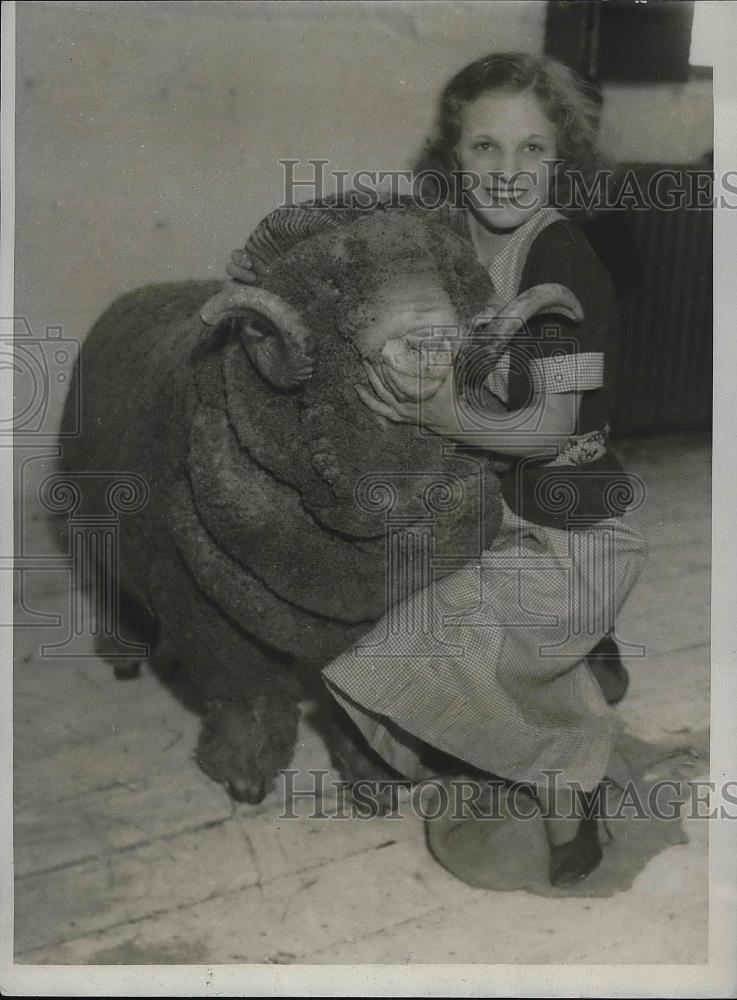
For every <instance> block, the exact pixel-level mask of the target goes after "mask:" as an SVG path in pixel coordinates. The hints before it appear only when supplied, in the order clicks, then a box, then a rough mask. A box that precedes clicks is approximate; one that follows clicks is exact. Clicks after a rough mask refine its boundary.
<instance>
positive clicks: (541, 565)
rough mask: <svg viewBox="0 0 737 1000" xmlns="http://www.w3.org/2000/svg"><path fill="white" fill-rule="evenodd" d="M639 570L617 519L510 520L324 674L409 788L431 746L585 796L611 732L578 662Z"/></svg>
mask: <svg viewBox="0 0 737 1000" xmlns="http://www.w3.org/2000/svg"><path fill="white" fill-rule="evenodd" d="M644 561H645V544H644V541H643V539H642V537H641V536H640V535H639V534H638V532H636V531H635V530H634V529H633V528H631V527H630V526H629V525H628V524H627V523H626V520H625V519H623V518H612V519H609V520H605V521H600V522H598V523H597V524H595V525H593V526H591V527H590V528H588V529H586V530H576V531H562V530H558V529H554V528H547V527H543V526H541V525H538V524H533V523H531V522H529V521H525V520H522V519H521V518H519V517H517V516H516V515H515V514H514V513H513V512H512V511H511V510H510V509H509V507H507V506H506V505H505V509H504V517H503V521H502V526H501V530H500V532H499V535H498V536H497V538H496V539H495V542H494V544H493V545H492V547H491V548H490V549H488V550H487V551H485V552H484V553H483V555H482V557H481V560H480V561H479V562H478V563H476V564H475V565H469V566H467V567H464V568H463V569H460V570H458V571H456V572H453V573H451V574H450V575H449V576H446V577H444V578H443V579H441V580H439V581H436V582H435V583H434V584H432V585H431V586H429V587H428V588H426V589H425V590H424V591H419V592H417V593H416V594H414V595H412V597H410V598H409V599H408V600H407V601H405V602H403V603H402V604H401V605H400V606H398V607H397V608H394V609H389V610H388V612H387V615H385V616H384V618H382V620H381V621H380V622H379V623H378V624H377V625H376V626H375V627H374V629H373V630H372V631H371V632H370V633H369V634H368V636H366V637H365V638H364V640H362V642H361V643H360V645H359V646H357V647H354V648H352V649H351V650H349V651H347V652H345V653H343V654H342V655H341V656H339V657H338V658H337V659H336V660H334V661H333V662H332V663H330V664H329V665H328V666H327V667H326V668H325V669H324V670H323V679H324V680H325V682H326V684H327V686H328V688H329V690H330V692H331V694H332V695H333V696H334V697H335V698H336V699H337V700H338V702H339V703H340V704H341V705H342V706H343V707H344V709H345V710H346V712H347V713H348V714H349V716H350V717H351V718H352V719H353V721H354V722H355V723H356V725H357V726H358V728H359V729H360V730H361V731H362V732H363V734H364V736H365V737H366V739H367V740H368V742H369V744H370V745H371V746H372V747H373V748H374V749H375V750H376V751H377V752H378V753H379V754H380V755H381V756H382V757H383V758H384V759H385V760H386V761H387V762H388V763H389V764H390V765H391V766H392V767H394V768H395V769H396V770H398V771H399V772H400V773H402V774H404V775H405V776H406V777H408V778H414V779H419V778H421V777H424V776H426V773H425V771H424V769H423V767H422V766H421V764H420V751H421V746H422V743H423V742H424V743H429V744H431V745H432V746H434V747H437V748H439V749H440V750H443V751H445V752H446V753H449V754H452V755H453V756H455V757H458V758H460V759H461V760H462V761H466V762H468V763H469V764H472V765H474V766H475V767H477V768H480V769H481V770H482V771H486V772H489V773H492V774H495V775H499V776H501V777H504V778H507V779H509V780H514V781H532V782H534V781H542V780H544V777H543V772H544V771H545V770H556V771H559V772H560V774H561V777H560V780H562V781H578V782H580V783H581V785H582V786H583V787H584V788H593V787H594V786H595V785H596V783H597V782H598V781H600V780H601V778H602V777H603V775H604V773H605V770H606V766H607V761H608V759H609V755H610V752H611V749H612V747H613V742H614V738H615V736H616V733H617V730H618V727H617V722H616V717H615V715H614V714H613V712H612V711H611V709H609V708H608V706H607V705H606V703H605V702H604V699H603V697H602V695H601V692H600V690H599V687H598V685H597V683H596V681H595V680H594V678H593V676H592V674H591V672H590V670H589V668H588V666H587V664H586V661H585V656H586V654H587V653H588V652H589V651H590V650H591V649H592V648H593V647H594V646H595V645H596V643H597V642H598V641H599V640H600V639H601V638H602V637H603V636H604V635H605V634H606V633H607V632H608V631H609V630H610V629H611V628H612V626H613V623H614V621H615V619H616V617H617V614H618V612H619V610H620V609H621V607H622V605H623V604H624V601H625V599H626V598H627V595H628V594H629V592H630V590H631V589H632V587H633V585H634V584H635V582H636V580H637V578H638V576H639V574H640V571H641V569H642V566H643V564H644Z"/></svg>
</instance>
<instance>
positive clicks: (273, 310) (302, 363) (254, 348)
mask: <svg viewBox="0 0 737 1000" xmlns="http://www.w3.org/2000/svg"><path fill="white" fill-rule="evenodd" d="M200 319H201V320H202V322H203V323H205V324H206V325H207V326H219V325H220V323H223V322H224V321H225V320H228V319H234V320H236V321H237V322H238V327H239V333H240V337H241V340H242V341H243V346H244V347H245V349H246V351H247V352H248V356H249V357H250V359H251V361H252V362H253V363H254V365H255V366H256V368H257V369H258V371H259V372H260V373H261V375H262V376H263V377H264V378H265V379H266V381H267V382H269V383H270V384H271V385H273V386H275V387H276V388H277V389H294V388H297V387H298V386H300V385H303V384H304V383H305V382H306V381H307V380H308V379H309V378H310V376H311V375H312V372H313V368H314V363H313V357H314V352H313V342H312V336H311V335H310V331H309V330H308V329H307V327H306V325H305V324H304V323H303V321H302V318H301V317H300V315H299V313H298V312H297V311H296V309H293V308H292V306H290V305H289V304H288V303H287V302H285V301H284V299H281V298H279V296H278V295H274V294H273V293H272V292H267V291H266V290H265V289H263V288H254V287H253V286H250V285H248V286H247V285H242V284H239V283H238V282H235V281H234V282H228V283H227V284H226V285H225V287H224V288H223V290H222V291H220V292H218V293H217V294H216V295H213V297H212V298H211V299H208V301H207V302H206V303H205V305H204V306H203V307H202V310H201V311H200Z"/></svg>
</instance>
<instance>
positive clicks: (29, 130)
mask: <svg viewBox="0 0 737 1000" xmlns="http://www.w3.org/2000/svg"><path fill="white" fill-rule="evenodd" d="M544 21H545V4H544V3H541V2H499V0H493V2H485V0H477V2H462V0H454V2H451V0H447V2H446V0H437V2H416V3H415V2H413V3H388V2H380V3H370V2H363V3H351V2H347V0H338V2H320V3H311V2H290V3H233V2H222V3H221V2H217V0H215V2H207V3H187V2H172V3H157V2H146V3H85V4H82V3H68V2H67V3H57V2H54V3H19V4H18V7H17V111H16V115H17V119H16V124H17V234H16V313H17V314H21V315H25V316H26V317H27V318H28V320H29V321H30V323H31V326H32V328H33V329H34V330H35V331H36V332H37V333H40V332H43V329H44V327H45V326H46V325H61V326H62V327H63V329H64V332H65V334H66V335H67V336H73V337H81V336H83V335H84V334H85V332H86V331H87V329H88V328H89V326H90V324H91V323H92V322H93V321H94V319H95V317H96V316H97V315H98V314H99V312H100V311H101V310H102V309H103V308H104V307H105V305H106V304H107V303H108V302H109V301H110V300H111V299H112V298H113V297H114V296H115V295H117V294H118V293H120V292H123V291H125V290H127V289H130V288H133V287H135V286H137V285H141V284H145V283H147V282H156V281H164V280H178V279H183V278H188V277H192V276H198V277H207V276H211V277H221V276H223V268H224V265H225V263H226V261H227V259H228V256H229V253H230V250H231V249H232V248H233V247H235V246H238V245H242V244H243V242H244V241H245V238H246V237H247V235H248V233H249V232H250V230H251V228H252V227H253V226H254V225H255V224H256V222H257V221H258V220H259V219H260V218H261V217H262V216H263V215H264V214H265V213H266V212H267V211H269V210H270V209H271V208H273V207H274V205H275V204H277V203H278V201H279V200H280V196H281V179H282V174H281V169H280V168H279V166H278V160H279V159H283V158H290V157H291V158H299V159H307V158H309V157H318V158H324V159H329V160H330V161H331V165H334V166H335V167H336V168H338V169H344V170H349V171H353V170H357V169H359V168H368V169H401V168H404V167H406V166H407V164H408V162H409V160H410V159H411V156H412V154H413V153H414V152H415V151H416V149H417V147H418V146H419V144H420V142H421V140H422V138H423V136H424V134H425V132H426V130H427V128H428V126H429V124H430V122H431V119H432V116H433V113H434V108H435V101H436V97H437V94H438V92H439V90H440V88H441V86H442V84H443V83H444V82H445V81H446V80H447V79H448V77H449V76H450V75H451V74H452V73H454V72H455V71H457V70H458V69H459V68H460V67H461V66H463V65H464V64H465V63H467V62H468V61H470V60H472V59H475V58H477V57H479V56H481V55H483V54H484V53H486V52H489V51H493V50H513V49H517V50H524V51H529V52H541V51H542V49H543V40H544V39H543V36H544ZM604 133H605V139H606V140H607V142H608V144H610V145H611V146H612V147H613V150H614V152H615V153H616V154H617V155H618V156H620V157H621V158H623V159H643V160H669V159H676V160H680V161H682V160H684V159H687V158H691V157H693V158H695V157H697V156H700V155H701V154H702V153H703V152H704V150H705V148H708V147H709V146H710V145H711V143H710V142H709V141H708V140H709V139H710V135H711V108H710V88H709V85H708V82H697V83H696V84H689V85H686V86H685V87H683V88H667V87H666V88H663V87H655V88H621V87H620V88H608V91H607V106H606V109H605V117H604Z"/></svg>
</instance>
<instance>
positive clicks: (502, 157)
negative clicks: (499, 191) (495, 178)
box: [496, 150, 521, 183]
mask: <svg viewBox="0 0 737 1000" xmlns="http://www.w3.org/2000/svg"><path fill="white" fill-rule="evenodd" d="M496 169H497V172H498V174H499V179H500V180H501V181H503V182H505V183H508V182H509V181H510V180H511V178H512V177H514V175H515V174H517V173H519V171H520V169H521V165H520V162H519V157H518V155H517V152H516V150H508V151H500V153H499V156H498V158H497V164H496Z"/></svg>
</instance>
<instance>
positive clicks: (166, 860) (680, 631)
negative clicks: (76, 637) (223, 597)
mask: <svg viewBox="0 0 737 1000" xmlns="http://www.w3.org/2000/svg"><path fill="white" fill-rule="evenodd" d="M618 450H619V452H620V454H621V455H622V457H623V458H624V459H625V462H626V464H627V466H628V468H629V469H630V470H631V471H633V472H636V473H638V474H639V475H640V476H641V477H642V480H643V482H644V484H645V487H646V491H647V496H646V501H645V503H644V505H643V506H642V508H641V509H640V510H639V511H638V512H637V513H636V514H634V515H633V521H634V523H635V524H636V525H637V526H639V527H640V529H641V530H642V531H643V533H644V534H645V535H646V537H647V539H648V540H649V543H650V557H649V562H648V565H647V568H646V570H645V571H644V574H643V576H642V578H641V580H640V581H639V583H638V584H637V587H636V590H635V591H634V592H633V594H632V596H631V598H630V601H629V604H628V606H627V607H626V609H625V612H624V614H623V615H622V618H621V620H620V622H619V627H618V634H619V637H620V639H624V640H625V641H627V642H632V643H636V644H642V645H644V646H645V647H646V649H647V655H646V656H645V657H644V658H642V659H639V660H632V661H631V665H630V666H629V669H630V673H631V677H632V683H631V689H630V693H629V694H628V696H627V698H626V699H625V701H624V702H623V704H622V705H621V706H620V707H619V708H618V709H617V711H618V712H619V713H620V714H621V716H622V718H623V719H624V720H625V722H626V724H627V728H628V729H629V730H630V731H632V732H633V733H635V734H636V735H638V736H641V737H643V738H646V739H648V740H651V741H652V740H656V739H659V738H663V737H665V736H667V735H669V734H673V733H681V734H688V733H696V732H698V731H703V730H704V729H706V727H707V725H708V720H709V588H710V563H709V559H710V544H711V543H710V451H709V443H708V441H707V440H706V438H704V437H703V436H685V437H670V438H658V439H647V440H641V441H636V442H627V443H625V444H621V445H620V446H619V448H618ZM65 592H66V578H65V577H64V574H60V573H48V572H46V573H45V574H43V573H31V574H29V579H28V581H27V589H26V592H25V595H24V601H25V605H26V608H27V611H28V613H31V612H34V611H35V612H38V611H46V612H57V613H58V611H59V609H60V607H61V602H63V600H64V594H65ZM59 636H60V632H59V630H58V629H55V628H54V627H53V625H52V626H51V627H48V628H44V629H41V628H38V627H36V628H33V627H26V628H20V629H18V630H17V632H16V679H15V741H16V742H15V746H16V752H15V803H16V818H15V868H16V876H17V881H16V889H15V892H16V897H15V913H16V924H15V934H16V936H15V952H16V961H18V962H20V963H31V964H41V963H55V964H66V963H82V964H87V963H103V964H125V963H133V964H150V963H153V964H164V963H203V964H204V963H207V964H213V963H239V962H244V963H254V962H258V963H315V964H322V963H447V962H450V963H452V962H459V963H460V962H463V963H467V962H468V963H525V964H534V963H612V962H617V963H679V964H689V963H701V962H704V961H706V958H707V951H706V949H707V878H706V876H707V868H706V864H707V831H706V829H705V827H706V825H707V824H706V823H705V822H703V821H697V820H692V821H688V822H687V823H686V828H687V832H688V835H689V837H690V842H689V843H688V844H686V845H682V846H678V847H671V848H668V849H667V850H666V851H665V852H664V853H662V854H660V855H659V856H658V857H656V858H655V859H654V860H653V861H652V862H651V863H650V864H649V865H648V867H647V869H646V870H645V871H644V872H643V873H642V874H641V875H640V876H639V877H638V879H637V881H636V882H635V884H634V886H633V887H632V888H631V889H630V890H629V891H627V892H622V893H620V894H618V895H616V896H614V897H611V898H608V899H585V898H583V899H545V898H541V897H538V896H533V895H529V894H527V893H522V892H514V893H494V892H488V891H484V890H476V889H472V888H469V887H468V886H466V885H464V884H462V883H461V882H458V881H456V880H455V879H454V878H453V877H452V876H451V875H449V874H448V873H447V872H446V871H444V870H443V869H442V868H440V867H439V866H438V865H437V864H436V863H435V862H434V861H433V859H432V857H431V856H430V855H429V853H428V851H427V849H426V847H425V844H424V837H423V826H422V823H421V821H420V820H419V819H418V818H406V819H403V820H400V821H397V820H391V819H374V820H357V819H353V820H345V821H336V820H314V819H311V820H310V819H306V818H301V819H291V820H290V819H286V820H284V819H282V820H280V819H279V818H278V813H279V810H280V802H279V796H278V795H277V794H276V793H274V794H272V795H271V796H269V797H268V798H267V799H266V800H265V801H264V802H263V803H262V804H261V805H260V806H259V807H255V808H254V807H248V806H245V805H243V806H237V807H234V806H233V805H232V804H231V802H230V801H229V799H228V797H227V796H226V794H225V793H224V791H223V790H222V789H221V788H219V787H218V786H216V785H215V784H213V783H212V782H211V781H209V780H208V779H207V778H205V777H204V776H203V775H202V773H201V772H200V771H199V769H198V767H197V765H196V763H195V762H194V760H193V759H192V754H193V748H194V745H195V741H196V737H197V731H198V721H197V719H196V718H195V717H194V716H193V715H191V714H190V713H189V712H188V711H187V710H186V709H185V708H183V707H182V706H181V705H180V704H179V703H178V702H177V701H176V700H175V699H174V698H173V697H172V696H171V694H169V693H168V692H167V691H166V690H165V689H164V688H163V687H162V686H161V684H160V683H159V682H158V681H157V679H156V678H155V677H154V676H153V675H152V674H151V673H150V672H145V673H144V675H143V676H142V678H141V679H140V680H138V681H133V682H127V683H119V682H118V683H116V682H114V680H113V678H112V675H111V671H110V668H109V667H108V666H106V665H105V664H104V663H102V662H101V661H99V660H97V659H95V658H94V656H93V655H92V650H91V649H90V650H89V654H90V655H89V656H87V657H80V658H77V659H74V660H65V659H58V658H51V657H48V656H44V657H42V656H41V655H40V652H39V651H40V646H41V645H42V644H49V643H53V642H55V641H58V640H59ZM294 766H295V767H300V766H305V767H307V766H311V767H324V768H326V769H329V767H330V765H329V762H328V758H327V754H326V752H325V750H324V748H323V747H322V744H321V743H320V740H319V738H318V737H317V736H316V734H315V733H314V731H313V730H311V728H310V727H309V725H308V724H307V723H303V724H302V726H301V729H300V741H299V747H298V751H297V756H296V760H295V765H294Z"/></svg>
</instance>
